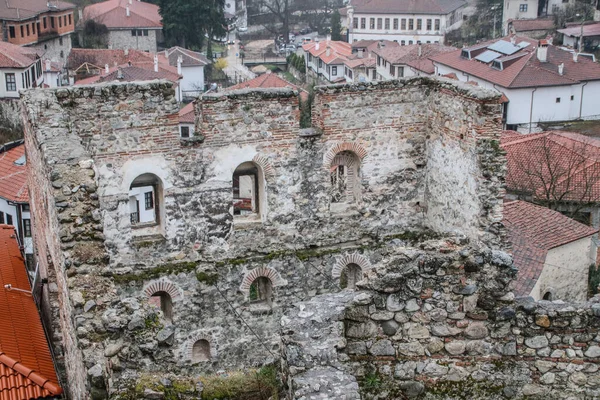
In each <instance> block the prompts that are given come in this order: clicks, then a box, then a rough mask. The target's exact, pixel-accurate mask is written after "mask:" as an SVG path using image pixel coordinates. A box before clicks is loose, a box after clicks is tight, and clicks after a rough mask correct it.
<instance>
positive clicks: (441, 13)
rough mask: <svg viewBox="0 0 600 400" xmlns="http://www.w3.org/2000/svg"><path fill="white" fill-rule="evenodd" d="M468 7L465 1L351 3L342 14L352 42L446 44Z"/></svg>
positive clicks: (376, 0)
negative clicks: (445, 38)
mask: <svg viewBox="0 0 600 400" xmlns="http://www.w3.org/2000/svg"><path fill="white" fill-rule="evenodd" d="M466 6H467V3H466V2H465V1H463V0H422V1H389V0H352V1H351V2H350V4H349V5H348V6H347V7H345V8H343V9H342V10H341V11H340V14H341V15H342V17H343V18H345V23H344V24H343V25H344V26H346V27H347V28H348V41H349V42H350V43H352V42H356V41H359V40H391V41H396V42H399V43H401V44H418V43H443V42H444V35H445V34H446V32H448V31H451V30H453V29H457V28H460V26H461V25H462V22H463V11H464V9H465V8H466Z"/></svg>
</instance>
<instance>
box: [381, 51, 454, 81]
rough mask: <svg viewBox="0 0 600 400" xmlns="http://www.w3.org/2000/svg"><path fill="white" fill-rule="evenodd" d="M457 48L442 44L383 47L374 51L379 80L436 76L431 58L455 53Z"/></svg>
mask: <svg viewBox="0 0 600 400" xmlns="http://www.w3.org/2000/svg"><path fill="white" fill-rule="evenodd" d="M454 50H456V48H454V47H448V46H444V45H441V44H422V45H421V44H413V45H407V46H399V47H387V46H386V47H382V48H378V49H375V50H373V53H374V54H375V56H376V71H377V79H378V80H389V79H397V78H405V77H410V76H430V75H433V74H435V68H434V65H433V61H431V57H433V56H435V55H437V54H441V53H447V52H450V51H454Z"/></svg>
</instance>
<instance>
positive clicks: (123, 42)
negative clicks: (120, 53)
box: [79, 0, 163, 53]
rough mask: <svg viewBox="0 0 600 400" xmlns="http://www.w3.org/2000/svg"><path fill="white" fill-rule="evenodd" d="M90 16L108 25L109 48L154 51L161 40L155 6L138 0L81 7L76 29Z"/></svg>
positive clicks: (121, 0) (161, 35)
mask: <svg viewBox="0 0 600 400" xmlns="http://www.w3.org/2000/svg"><path fill="white" fill-rule="evenodd" d="M89 19H92V20H94V21H96V22H97V23H99V24H103V25H106V27H107V28H108V32H109V33H108V47H109V48H110V49H135V50H141V51H147V52H153V53H156V52H157V51H158V44H159V43H162V42H163V33H162V18H161V16H160V14H159V12H158V6H157V5H155V4H150V3H145V2H143V1H140V0H107V1H103V2H100V3H96V4H91V5H88V6H86V7H85V8H84V9H83V14H82V18H81V19H80V22H79V29H82V28H83V23H84V22H85V21H87V20H89Z"/></svg>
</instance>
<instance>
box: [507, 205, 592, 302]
mask: <svg viewBox="0 0 600 400" xmlns="http://www.w3.org/2000/svg"><path fill="white" fill-rule="evenodd" d="M503 223H504V226H505V227H506V229H507V232H508V239H509V241H510V243H511V244H512V250H513V256H514V265H515V266H516V267H517V268H518V269H519V272H518V274H517V279H516V280H515V288H514V292H515V294H516V295H517V296H531V297H533V298H534V299H535V300H536V301H537V300H565V301H585V300H586V299H587V282H588V269H589V266H590V264H594V263H595V259H594V258H593V257H592V236H593V235H594V234H596V232H598V229H596V228H592V227H590V226H587V225H584V224H581V223H579V222H577V221H575V220H573V219H571V218H568V217H566V216H564V215H563V214H561V213H559V212H557V211H553V210H551V209H549V208H546V207H541V206H537V205H535V204H532V203H528V202H525V201H520V200H517V201H510V202H507V203H505V204H504V220H503Z"/></svg>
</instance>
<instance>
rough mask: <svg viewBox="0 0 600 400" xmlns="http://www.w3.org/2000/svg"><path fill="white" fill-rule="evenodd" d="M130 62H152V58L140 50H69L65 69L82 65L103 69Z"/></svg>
mask: <svg viewBox="0 0 600 400" xmlns="http://www.w3.org/2000/svg"><path fill="white" fill-rule="evenodd" d="M129 61H131V62H147V61H153V56H152V55H151V54H149V53H146V52H143V51H140V50H133V49H129V50H116V49H75V48H74V49H71V52H70V53H69V57H68V58H67V67H68V68H69V69H71V70H76V69H78V68H79V67H81V66H82V65H83V64H85V63H88V64H92V65H94V66H96V67H98V68H104V66H105V65H107V64H108V66H109V67H115V66H117V65H122V64H127V63H128V62H129Z"/></svg>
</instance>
